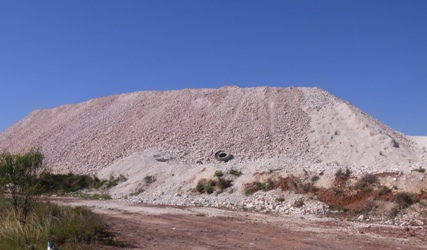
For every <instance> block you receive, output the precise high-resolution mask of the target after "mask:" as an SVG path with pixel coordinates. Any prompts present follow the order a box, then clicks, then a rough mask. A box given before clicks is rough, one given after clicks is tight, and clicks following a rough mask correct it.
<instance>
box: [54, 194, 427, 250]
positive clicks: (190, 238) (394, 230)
mask: <svg viewBox="0 0 427 250" xmlns="http://www.w3.org/2000/svg"><path fill="white" fill-rule="evenodd" d="M53 200H54V201H55V202H58V203H61V204H67V205H71V206H88V207H90V208H91V209H93V210H94V211H95V212H98V213H101V214H103V215H104V216H106V217H107V221H108V224H109V226H110V230H111V231H112V232H113V233H115V234H116V235H117V236H116V239H117V240H118V241H121V242H125V243H127V244H128V247H126V248H125V249H426V248H427V246H426V242H427V229H426V228H424V227H397V226H384V225H376V224H367V223H357V222H350V221H345V220H342V219H336V218H326V217H324V218H319V217H314V216H306V215H304V216H292V215H290V216H278V215H275V214H260V213H251V212H238V211H227V210H220V209H213V208H205V207H179V206H152V205H144V204H131V203H128V202H122V201H117V200H107V201H93V200H81V199H75V198H54V199H53ZM105 249H118V248H113V247H106V248H105Z"/></svg>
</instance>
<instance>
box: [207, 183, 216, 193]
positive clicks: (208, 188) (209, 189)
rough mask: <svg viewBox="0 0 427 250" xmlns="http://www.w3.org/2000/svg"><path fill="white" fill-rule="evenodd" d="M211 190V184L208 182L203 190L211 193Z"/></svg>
mask: <svg viewBox="0 0 427 250" xmlns="http://www.w3.org/2000/svg"><path fill="white" fill-rule="evenodd" d="M213 190H214V189H213V187H212V185H211V184H209V183H208V184H206V185H205V192H206V193H208V194H211V193H213Z"/></svg>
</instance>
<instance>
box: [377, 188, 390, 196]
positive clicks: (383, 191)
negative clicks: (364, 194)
mask: <svg viewBox="0 0 427 250" xmlns="http://www.w3.org/2000/svg"><path fill="white" fill-rule="evenodd" d="M389 193H391V189H390V188H389V187H387V186H381V187H380V188H379V189H378V194H379V195H386V194H389Z"/></svg>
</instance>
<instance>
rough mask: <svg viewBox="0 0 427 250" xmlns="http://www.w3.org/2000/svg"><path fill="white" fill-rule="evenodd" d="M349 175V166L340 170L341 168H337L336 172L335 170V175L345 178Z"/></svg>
mask: <svg viewBox="0 0 427 250" xmlns="http://www.w3.org/2000/svg"><path fill="white" fill-rule="evenodd" d="M350 176H351V170H350V169H349V168H346V169H345V170H342V168H340V169H338V170H337V172H335V177H337V178H339V179H342V180H347V179H348V178H350Z"/></svg>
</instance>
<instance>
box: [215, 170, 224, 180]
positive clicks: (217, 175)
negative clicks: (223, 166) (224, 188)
mask: <svg viewBox="0 0 427 250" xmlns="http://www.w3.org/2000/svg"><path fill="white" fill-rule="evenodd" d="M223 175H224V173H223V172H222V171H221V170H217V171H215V174H214V176H215V177H218V178H219V177H222V176H223Z"/></svg>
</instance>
